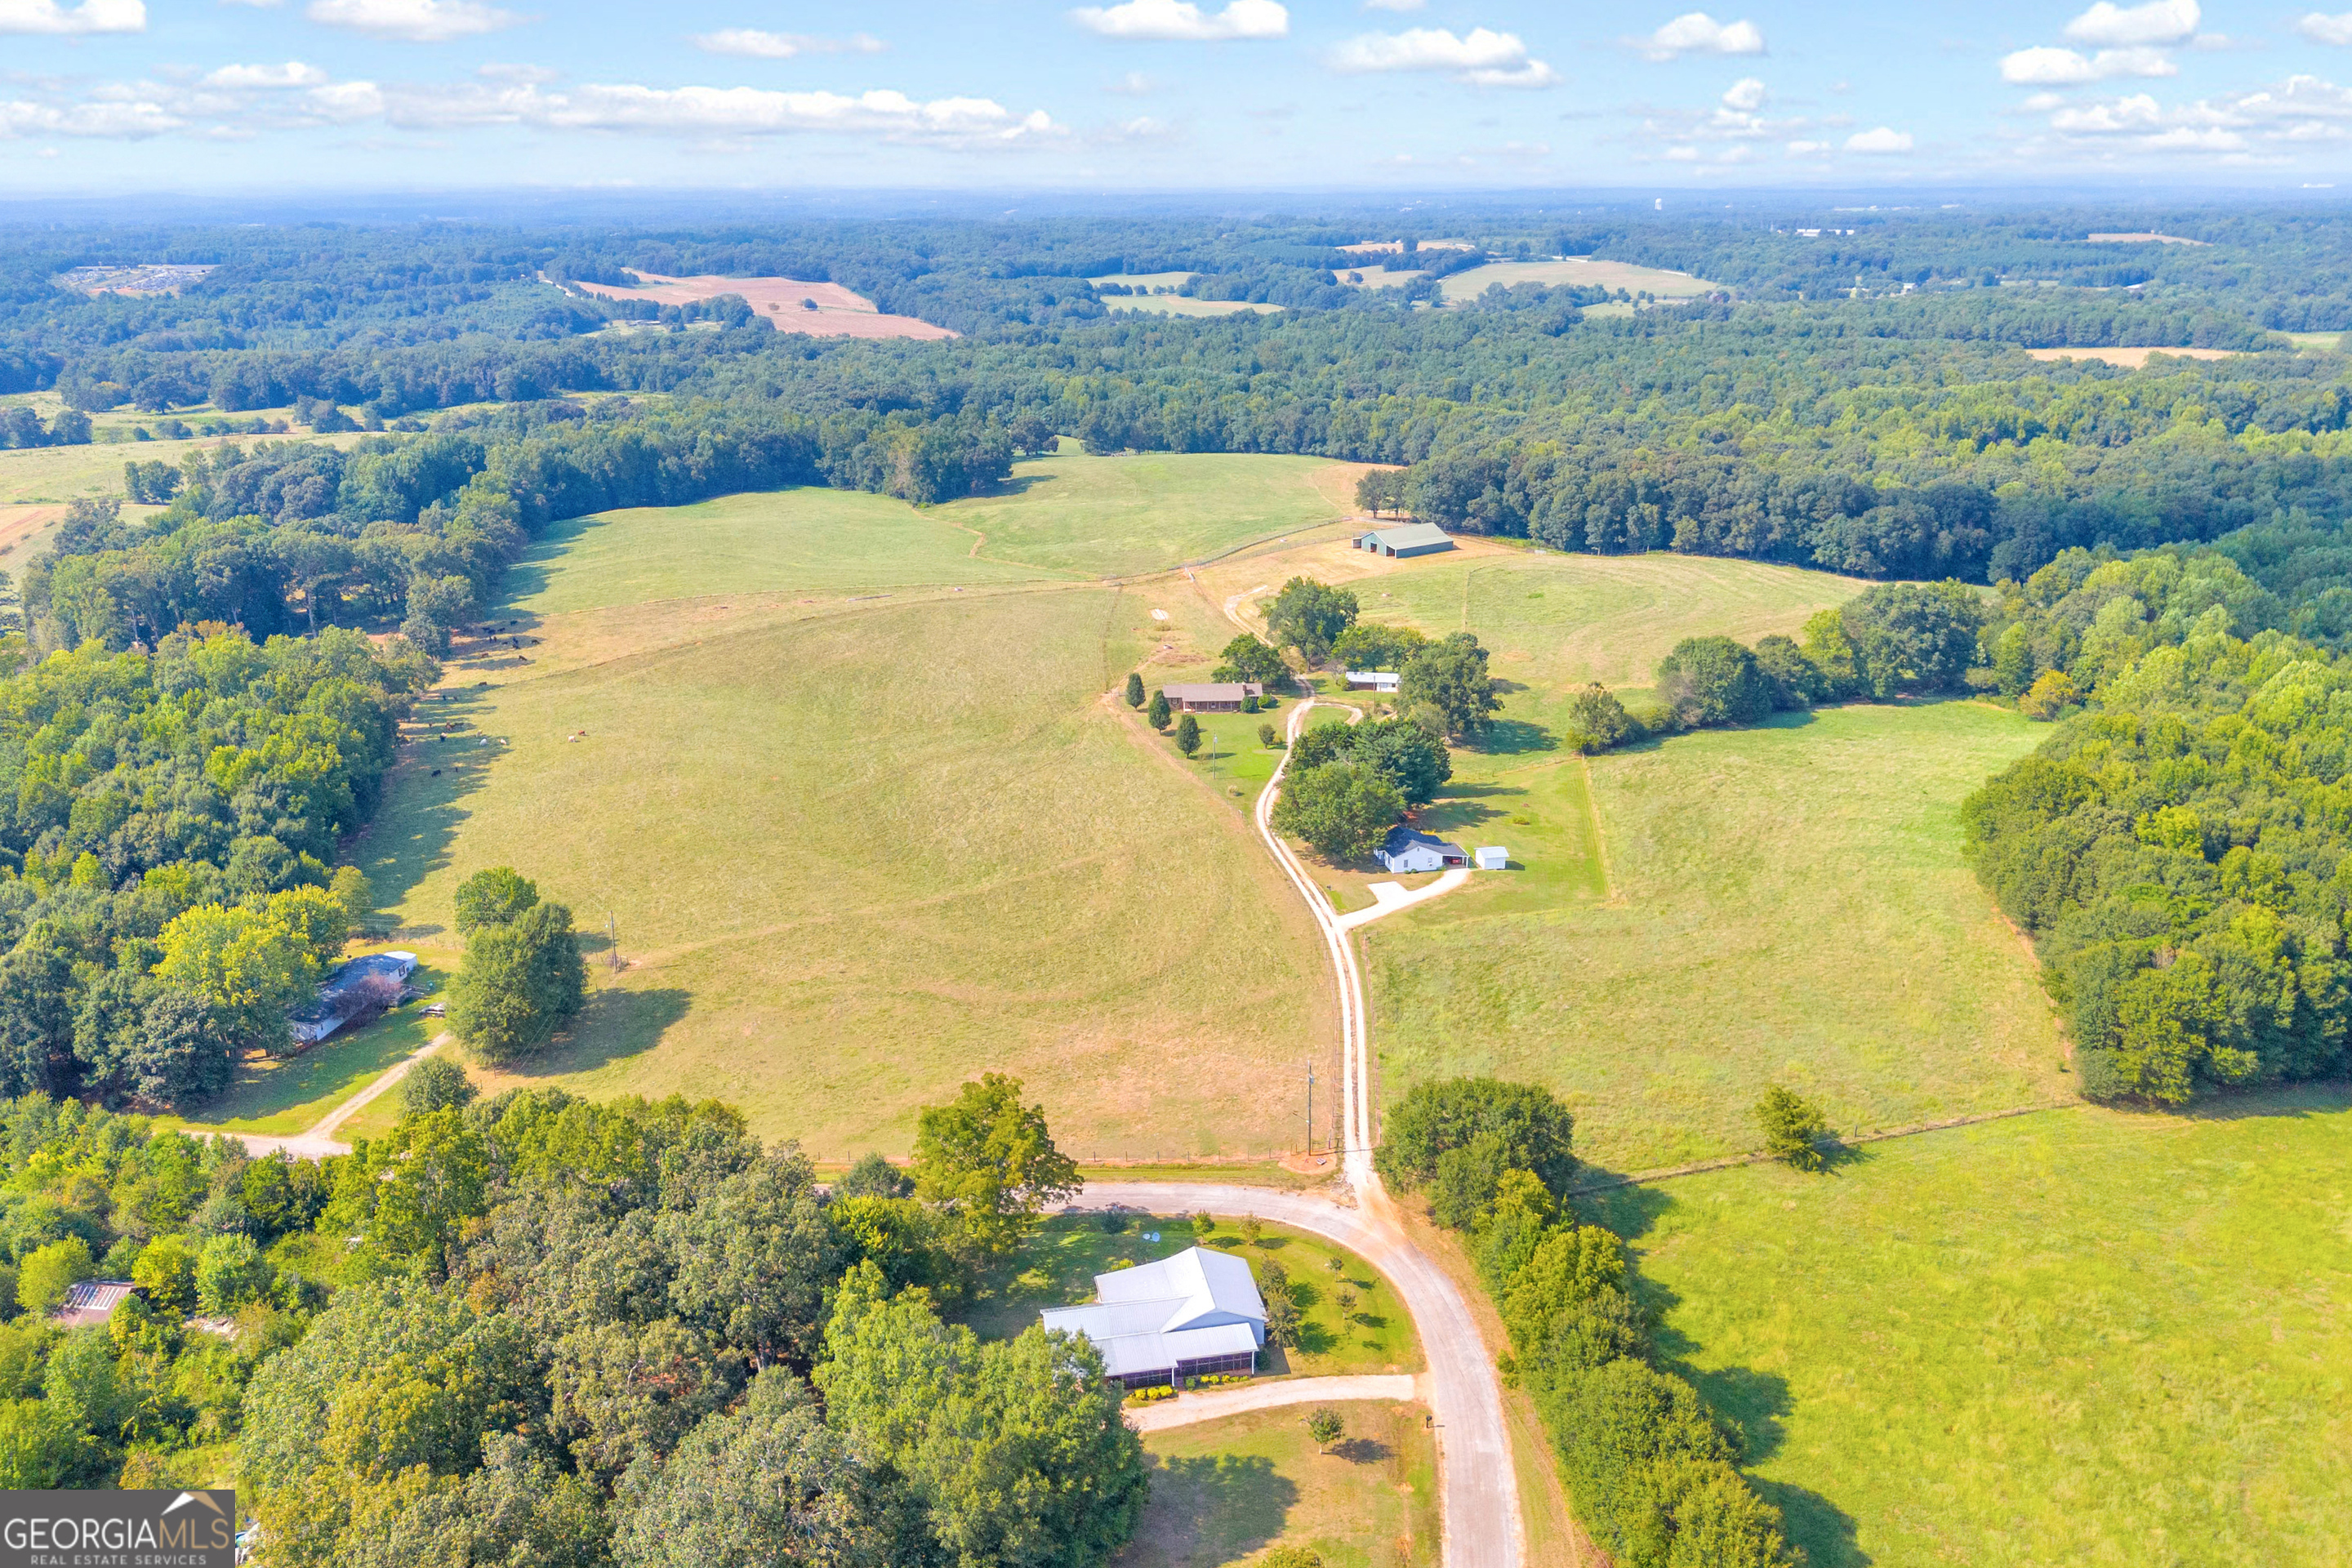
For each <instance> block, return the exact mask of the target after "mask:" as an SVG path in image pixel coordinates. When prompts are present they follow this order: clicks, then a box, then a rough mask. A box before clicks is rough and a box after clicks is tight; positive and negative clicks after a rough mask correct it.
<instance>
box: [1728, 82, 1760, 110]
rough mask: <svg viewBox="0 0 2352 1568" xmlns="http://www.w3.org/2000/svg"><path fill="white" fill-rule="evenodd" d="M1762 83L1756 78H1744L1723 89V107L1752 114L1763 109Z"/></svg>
mask: <svg viewBox="0 0 2352 1568" xmlns="http://www.w3.org/2000/svg"><path fill="white" fill-rule="evenodd" d="M1764 97H1765V93H1764V83H1763V82H1762V81H1761V80H1759V79H1758V78H1755V77H1752V76H1744V77H1741V78H1740V79H1738V81H1735V82H1733V83H1732V84H1731V85H1730V86H1729V87H1727V88H1726V89H1724V92H1723V107H1724V108H1726V109H1736V110H1738V111H1739V112H1740V113H1742V114H1753V113H1755V112H1756V111H1757V110H1759V109H1761V108H1763V107H1764Z"/></svg>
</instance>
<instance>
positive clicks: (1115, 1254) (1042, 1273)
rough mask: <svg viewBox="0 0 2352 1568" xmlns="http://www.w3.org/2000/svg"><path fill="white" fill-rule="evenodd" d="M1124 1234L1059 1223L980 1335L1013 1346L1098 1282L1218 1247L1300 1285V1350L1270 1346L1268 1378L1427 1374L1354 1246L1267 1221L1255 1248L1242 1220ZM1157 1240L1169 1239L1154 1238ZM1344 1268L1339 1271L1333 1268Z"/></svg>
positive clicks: (984, 1308) (1035, 1247)
mask: <svg viewBox="0 0 2352 1568" xmlns="http://www.w3.org/2000/svg"><path fill="white" fill-rule="evenodd" d="M1124 1226H1125V1228H1123V1229H1121V1230H1118V1231H1117V1232H1113V1231H1108V1230H1105V1229H1104V1228H1103V1226H1102V1223H1101V1221H1100V1220H1099V1219H1098V1218H1097V1217H1095V1216H1092V1215H1088V1216H1087V1217H1084V1218H1079V1217H1076V1216H1072V1217H1069V1218H1055V1219H1050V1220H1047V1221H1046V1222H1045V1225H1044V1226H1042V1227H1041V1228H1040V1229H1039V1231H1038V1233H1037V1235H1036V1236H1035V1237H1033V1238H1032V1239H1031V1241H1030V1243H1029V1248H1028V1251H1027V1253H1026V1254H1025V1255H1024V1258H1023V1260H1022V1261H1023V1267H1022V1270H1021V1273H1020V1275H1019V1277H1018V1278H1016V1279H1015V1280H1014V1281H1013V1288H1012V1289H1010V1290H1008V1291H1007V1292H1005V1293H1004V1294H1003V1296H1000V1297H996V1298H993V1299H992V1300H988V1301H985V1302H983V1303H982V1304H981V1305H980V1307H979V1308H978V1309H977V1310H974V1311H973V1312H972V1313H971V1314H970V1316H969V1318H968V1320H967V1321H970V1322H971V1326H972V1330H973V1331H974V1332H976V1333H980V1334H982V1335H985V1336H988V1337H991V1338H1010V1337H1011V1336H1012V1335H1013V1334H1017V1333H1019V1332H1020V1331H1022V1330H1023V1329H1025V1328H1027V1327H1028V1326H1029V1325H1030V1324H1032V1323H1034V1322H1035V1321H1037V1313H1038V1311H1039V1310H1040V1309H1042V1308H1045V1307H1070V1306H1076V1305H1077V1304H1078V1303H1080V1302H1083V1301H1091V1300H1094V1299H1095V1276H1096V1275H1097V1274H1108V1273H1109V1272H1110V1271H1111V1270H1113V1269H1115V1268H1128V1267H1131V1266H1132V1265H1135V1264H1138V1263H1148V1262H1150V1261H1151V1260H1152V1259H1153V1258H1166V1257H1168V1256H1170V1255H1171V1253H1177V1252H1181V1251H1182V1250H1183V1249H1184V1248H1186V1247H1192V1246H1194V1245H1199V1246H1202V1247H1214V1248H1216V1249H1217V1250H1218V1251H1220V1252H1230V1253H1234V1254H1237V1255H1239V1256H1241V1257H1244V1258H1249V1259H1250V1261H1251V1262H1252V1264H1254V1265H1256V1264H1262V1263H1263V1262H1264V1261H1265V1260H1266V1259H1269V1258H1270V1259H1272V1260H1274V1261H1275V1262H1276V1263H1279V1264H1280V1265H1281V1266H1282V1268H1283V1269H1284V1270H1285V1272H1286V1273H1287V1274H1288V1275H1289V1277H1290V1282H1291V1285H1292V1287H1293V1290H1292V1294H1293V1297H1294V1299H1295V1300H1297V1303H1298V1320H1299V1334H1298V1343H1297V1346H1295V1347H1293V1348H1291V1349H1289V1350H1282V1349H1278V1348H1276V1347H1275V1346H1271V1345H1269V1346H1267V1347H1266V1349H1265V1352H1263V1354H1262V1355H1261V1356H1260V1359H1259V1366H1260V1368H1261V1370H1262V1372H1263V1373H1265V1374H1266V1375H1269V1376H1275V1377H1339V1376H1342V1375H1346V1374H1349V1373H1390V1372H1419V1371H1420V1370H1421V1369H1422V1359H1421V1346H1420V1343H1419V1342H1418V1341H1417V1340H1416V1339H1415V1338H1414V1337H1413V1331H1412V1318H1411V1317H1410V1316H1408V1315H1407V1314H1406V1312H1405V1310H1404V1307H1403V1304H1402V1302H1400V1301H1398V1300H1397V1299H1396V1293H1395V1291H1394V1290H1393V1289H1391V1286H1390V1285H1389V1283H1388V1281H1387V1280H1386V1279H1382V1278H1381V1275H1380V1274H1379V1273H1378V1272H1377V1271H1375V1270H1374V1269H1373V1268H1372V1267H1371V1266H1370V1264H1368V1263H1366V1262H1365V1261H1364V1260H1363V1259H1362V1258H1359V1257H1357V1256H1356V1255H1355V1254H1354V1253H1352V1252H1349V1251H1348V1250H1347V1249H1346V1248H1345V1247H1335V1246H1333V1245H1331V1244H1330V1243H1329V1242H1327V1241H1324V1240H1322V1239H1321V1238H1320V1237H1312V1236H1308V1235H1307V1233H1306V1232H1304V1231H1297V1230H1292V1229H1290V1228H1289V1227H1288V1226H1279V1225H1275V1224H1273V1223H1271V1222H1264V1223H1262V1224H1261V1226H1260V1227H1259V1234H1258V1240H1257V1242H1256V1243H1255V1245H1251V1244H1249V1243H1248V1242H1247V1241H1246V1240H1245V1239H1244V1237H1243V1235H1242V1232H1241V1229H1240V1228H1239V1220H1238V1216H1235V1215H1225V1216H1223V1218H1221V1219H1219V1220H1217V1221H1216V1222H1215V1223H1214V1224H1213V1225H1212V1226H1210V1227H1209V1228H1208V1229H1207V1230H1205V1231H1203V1230H1201V1229H1200V1228H1198V1227H1197V1226H1195V1225H1194V1224H1193V1222H1192V1216H1191V1215H1171V1216H1168V1217H1165V1218H1154V1219H1141V1218H1136V1217H1132V1216H1130V1217H1128V1218H1127V1219H1126V1220H1125V1221H1124ZM1154 1236H1157V1237H1159V1238H1160V1239H1159V1240H1157V1241H1154V1240H1151V1239H1150V1237H1154ZM1335 1260H1336V1261H1337V1262H1338V1263H1339V1265H1340V1268H1339V1269H1338V1270H1336V1271H1335V1270H1334V1269H1332V1268H1331V1267H1330V1265H1331V1264H1332V1262H1333V1261H1335ZM1341 1289H1349V1290H1352V1291H1353V1292H1354V1293H1355V1296H1356V1301H1355V1304H1354V1305H1353V1306H1352V1307H1350V1308H1348V1309H1346V1310H1342V1309H1341V1307H1340V1305H1339V1291H1340V1290H1341Z"/></svg>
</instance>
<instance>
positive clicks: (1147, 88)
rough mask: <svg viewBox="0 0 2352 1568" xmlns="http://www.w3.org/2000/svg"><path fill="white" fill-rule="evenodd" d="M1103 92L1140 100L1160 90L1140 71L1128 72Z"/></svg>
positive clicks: (1154, 82)
mask: <svg viewBox="0 0 2352 1568" xmlns="http://www.w3.org/2000/svg"><path fill="white" fill-rule="evenodd" d="M1103 90H1104V91H1105V92H1116V93H1118V94H1120V95H1122V96H1124V97H1127V98H1141V97H1144V96H1145V95H1146V94H1148V93H1154V92H1158V91H1159V90H1160V84H1159V83H1158V82H1156V81H1154V80H1152V79H1150V77H1148V76H1146V75H1144V74H1143V73H1142V72H1141V71H1129V72H1128V73H1127V74H1126V75H1125V76H1123V77H1121V78H1119V79H1118V80H1117V81H1115V82H1113V83H1111V84H1110V85H1109V86H1108V87H1107V88H1105V89H1103Z"/></svg>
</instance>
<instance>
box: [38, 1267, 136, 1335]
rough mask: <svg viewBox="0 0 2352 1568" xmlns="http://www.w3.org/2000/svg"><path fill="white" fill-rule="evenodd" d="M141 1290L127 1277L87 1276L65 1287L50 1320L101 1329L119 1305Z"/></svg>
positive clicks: (68, 1326) (63, 1326) (61, 1325)
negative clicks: (64, 1294)
mask: <svg viewBox="0 0 2352 1568" xmlns="http://www.w3.org/2000/svg"><path fill="white" fill-rule="evenodd" d="M138 1294H139V1287H138V1286H136V1285H134V1284H132V1283H131V1281H130V1280H128V1279H84V1280H82V1281H81V1282H80V1283H79V1284H76V1285H68V1286H67V1287H66V1297H65V1300H62V1301H60V1302H58V1307H57V1310H55V1311H53V1312H51V1313H50V1314H49V1321H51V1322H52V1323H55V1324H56V1325H57V1326H58V1327H59V1328H61V1329H102V1328H104V1327H105V1326H106V1324H107V1321H109V1320H110V1319H111V1318H112V1317H113V1316H114V1310H115V1309H116V1308H117V1307H120V1306H121V1305H122V1303H123V1302H125V1301H128V1300H131V1297H133V1296H136V1295H138Z"/></svg>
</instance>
